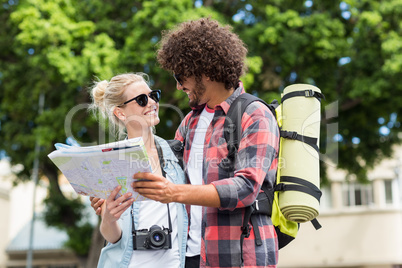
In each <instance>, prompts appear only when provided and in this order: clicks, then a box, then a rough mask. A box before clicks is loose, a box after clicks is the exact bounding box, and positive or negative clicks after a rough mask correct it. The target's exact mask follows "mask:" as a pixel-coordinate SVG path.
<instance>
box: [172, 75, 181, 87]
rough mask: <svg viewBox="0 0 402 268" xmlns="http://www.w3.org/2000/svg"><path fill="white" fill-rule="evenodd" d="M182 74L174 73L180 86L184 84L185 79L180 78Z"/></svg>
mask: <svg viewBox="0 0 402 268" xmlns="http://www.w3.org/2000/svg"><path fill="white" fill-rule="evenodd" d="M180 76H181V74H173V77H174V79H175V80H176V82H177V83H179V85H180V86H183V79H182V78H180Z"/></svg>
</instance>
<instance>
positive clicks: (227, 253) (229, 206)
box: [175, 86, 279, 267]
mask: <svg viewBox="0 0 402 268" xmlns="http://www.w3.org/2000/svg"><path fill="white" fill-rule="evenodd" d="M242 93H244V89H243V88H242V86H239V87H238V88H237V89H236V90H235V92H234V93H233V94H232V95H231V96H230V97H229V98H228V99H227V100H226V101H224V102H222V103H221V104H219V105H217V106H215V107H214V110H215V113H214V118H213V119H212V122H211V124H210V125H209V127H208V129H207V132H206V135H205V144H204V156H203V173H202V174H203V183H204V184H213V185H214V186H215V187H216V189H217V191H218V194H219V198H220V201H221V207H220V208H211V207H203V217H202V231H201V233H202V242H201V265H200V267H240V265H241V254H240V236H241V233H242V230H241V226H242V224H243V218H244V211H245V207H247V206H250V205H251V204H252V203H253V202H254V200H255V199H256V196H257V194H258V193H259V192H260V189H261V185H262V183H263V181H264V180H266V181H268V183H269V185H270V186H272V185H273V184H274V181H275V173H276V169H277V164H278V163H277V154H278V144H279V129H278V125H277V123H276V120H275V117H274V116H273V114H272V113H271V112H270V111H269V109H268V108H267V107H266V106H265V105H264V104H262V103H260V102H253V103H251V104H250V105H249V106H248V107H247V109H246V111H245V113H244V114H243V116H242V133H241V140H240V144H239V150H238V154H237V157H236V162H235V170H234V176H230V175H229V174H233V170H230V171H228V170H225V168H223V167H222V165H221V161H222V159H224V158H226V156H227V154H228V150H227V143H226V140H225V138H224V134H223V125H224V121H225V117H226V114H227V112H228V110H229V107H230V105H231V103H232V102H233V101H234V99H235V98H236V97H237V96H239V95H240V94H242ZM203 108H204V106H200V107H197V108H195V109H193V111H191V112H190V113H189V114H188V115H187V116H186V118H185V119H184V120H183V122H182V123H181V125H180V126H179V129H178V130H177V132H176V137H175V139H177V140H180V141H183V140H184V139H183V136H184V135H185V136H186V139H185V149H184V156H183V157H184V163H188V160H189V153H190V149H191V144H192V142H193V138H194V132H195V130H196V127H197V123H198V120H199V116H200V114H201V112H202V110H203ZM258 225H259V231H260V234H261V239H262V242H263V244H262V245H261V246H256V244H255V236H254V232H253V231H251V233H250V236H249V237H248V238H245V239H244V242H243V258H244V267H276V264H277V261H278V245H277V236H276V232H275V229H274V226H273V225H272V222H271V219H270V218H269V217H267V216H258Z"/></svg>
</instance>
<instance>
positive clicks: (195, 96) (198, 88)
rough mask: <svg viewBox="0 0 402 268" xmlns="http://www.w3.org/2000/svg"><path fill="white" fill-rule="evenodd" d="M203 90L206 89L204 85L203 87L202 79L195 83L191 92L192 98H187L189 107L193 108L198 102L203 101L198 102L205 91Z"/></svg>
mask: <svg viewBox="0 0 402 268" xmlns="http://www.w3.org/2000/svg"><path fill="white" fill-rule="evenodd" d="M205 90H206V87H205V85H204V83H202V81H201V82H199V83H197V84H196V85H195V87H194V89H193V91H192V92H191V95H192V100H191V99H189V101H188V105H189V106H190V107H192V108H194V107H197V106H198V105H200V104H203V103H200V102H201V97H202V96H203V95H204V93H205Z"/></svg>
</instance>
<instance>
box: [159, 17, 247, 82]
mask: <svg viewBox="0 0 402 268" xmlns="http://www.w3.org/2000/svg"><path fill="white" fill-rule="evenodd" d="M246 55H247V48H246V46H245V44H244V43H243V41H242V40H241V39H240V38H239V36H238V35H237V34H235V33H233V32H232V27H231V26H228V25H227V26H220V25H219V23H218V22H217V21H215V20H212V19H210V18H201V19H198V20H195V21H188V22H183V23H181V24H179V25H178V26H177V27H176V28H175V29H172V30H170V31H164V32H163V33H162V40H161V41H160V47H159V49H158V51H157V59H158V62H159V64H160V65H161V67H162V68H163V69H165V70H168V71H172V72H173V73H176V74H180V75H182V76H184V77H190V76H193V75H194V76H195V79H196V81H201V77H202V75H205V76H207V77H209V78H210V79H211V80H212V81H217V82H221V83H224V84H225V88H226V89H231V88H236V87H237V85H238V82H239V78H240V76H241V75H242V74H244V72H245V71H246V68H247V67H246V65H245V59H246Z"/></svg>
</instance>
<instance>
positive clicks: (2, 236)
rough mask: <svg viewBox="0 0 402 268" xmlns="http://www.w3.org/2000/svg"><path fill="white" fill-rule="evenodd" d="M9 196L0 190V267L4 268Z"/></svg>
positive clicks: (6, 192) (3, 190)
mask: <svg viewBox="0 0 402 268" xmlns="http://www.w3.org/2000/svg"><path fill="white" fill-rule="evenodd" d="M9 203H10V196H9V193H8V191H6V190H5V189H1V188H0V211H1V217H0V218H1V219H0V230H1V232H0V267H4V265H5V263H6V261H7V256H6V254H5V250H6V247H7V243H8V233H9V224H8V220H7V219H8V216H9V215H10V209H9V207H10V206H9Z"/></svg>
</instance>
